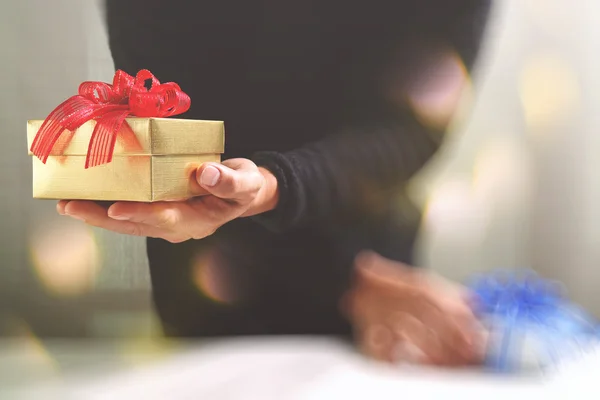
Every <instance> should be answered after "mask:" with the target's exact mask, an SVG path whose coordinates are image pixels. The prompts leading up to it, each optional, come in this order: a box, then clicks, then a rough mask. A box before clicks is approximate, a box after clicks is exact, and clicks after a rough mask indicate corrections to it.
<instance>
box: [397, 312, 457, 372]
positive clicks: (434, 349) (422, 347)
mask: <svg viewBox="0 0 600 400" xmlns="http://www.w3.org/2000/svg"><path fill="white" fill-rule="evenodd" d="M388 323H389V326H390V328H391V329H392V332H393V333H394V335H395V338H396V340H397V342H398V343H400V344H401V347H400V348H397V349H395V351H396V352H398V351H401V352H402V351H403V350H404V352H406V351H408V350H410V351H411V353H413V354H411V356H413V357H414V356H416V355H418V352H420V353H421V356H420V358H421V359H420V360H418V362H420V363H427V364H434V365H445V364H447V363H448V360H447V359H448V354H446V353H445V349H444V348H443V346H442V344H441V342H440V340H439V339H438V337H437V335H436V334H435V332H433V331H432V330H431V329H428V328H427V327H426V326H425V325H423V323H422V322H421V321H419V319H417V318H416V317H414V316H413V315H410V314H409V313H394V314H392V316H391V318H390V320H389V322H388ZM411 346H412V347H415V348H416V349H417V350H418V352H417V351H415V349H410V347H411ZM396 356H399V357H402V356H403V355H402V354H396ZM404 357H406V354H404Z"/></svg>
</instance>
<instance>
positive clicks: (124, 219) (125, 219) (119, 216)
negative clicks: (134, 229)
mask: <svg viewBox="0 0 600 400" xmlns="http://www.w3.org/2000/svg"><path fill="white" fill-rule="evenodd" d="M109 217H111V218H112V219H116V220H119V221H127V220H128V219H129V218H130V217H129V216H128V215H109Z"/></svg>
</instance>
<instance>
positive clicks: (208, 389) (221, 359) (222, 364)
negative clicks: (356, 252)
mask: <svg viewBox="0 0 600 400" xmlns="http://www.w3.org/2000/svg"><path fill="white" fill-rule="evenodd" d="M68 349H69V347H63V350H61V351H62V352H63V354H66V353H68V351H69V350H68ZM17 353H18V352H17ZM15 354H16V353H15ZM74 354H77V357H79V360H80V366H77V367H76V368H71V370H70V372H69V373H63V374H61V375H60V377H54V378H52V379H46V380H38V381H36V380H27V379H25V380H23V381H22V382H21V384H19V385H17V386H14V385H13V386H12V388H11V391H10V392H6V391H5V392H4V394H6V395H7V397H6V398H10V399H34V398H43V399H45V400H51V399H61V400H68V399H77V400H79V399H81V400H96V399H111V400H121V399H128V400H129V399H145V400H146V399H148V400H152V399H178V400H179V399H182V400H185V399H202V400H205V399H211V400H212V399H215V400H229V399H231V400H235V399H244V400H253V399H257V400H269V399H274V400H284V399H291V400H321V399H323V400H335V399H344V400H351V399H361V400H362V399H407V398H415V399H419V400H421V399H446V398H467V399H469V398H485V399H486V400H488V399H506V398H517V399H521V398H531V397H532V396H534V397H536V398H540V399H568V398H578V399H579V398H598V396H597V395H598V394H600V391H599V390H598V389H597V388H596V387H595V386H597V385H596V382H595V381H596V380H597V378H595V376H597V375H598V374H597V372H598V371H600V368H598V365H600V363H599V361H600V357H598V354H594V355H590V357H589V359H588V360H578V361H577V363H576V365H570V366H565V367H564V368H563V371H561V372H560V373H559V374H557V375H556V376H552V377H545V378H542V377H532V376H530V377H520V378H519V377H514V378H508V377H499V376H493V375H490V374H486V373H483V372H480V371H440V370H432V369H425V368H416V367H394V368H390V367H385V366H382V365H379V364H375V363H371V362H368V361H366V360H364V359H363V358H362V357H360V356H359V355H357V354H356V353H355V352H354V351H353V350H352V349H350V348H348V347H346V346H344V345H342V344H340V343H339V342H336V341H335V340H330V339H306V338H304V339H298V338H287V339H278V338H273V339H270V338H269V339H260V340H257V339H252V340H239V341H221V342H217V343H205V344H203V345H199V346H197V345H189V346H188V345H182V346H180V347H179V348H178V350H177V351H175V352H171V353H169V354H168V355H167V356H166V357H163V358H162V359H159V360H157V361H149V360H151V359H152V357H150V354H145V353H144V352H141V353H139V354H138V355H139V356H142V357H141V358H143V356H144V355H146V356H148V360H141V358H140V357H138V358H140V360H138V361H145V362H143V363H141V364H138V365H134V366H126V367H123V365H121V364H119V363H112V362H113V361H115V360H120V361H119V362H121V361H122V360H124V359H125V358H124V357H123V356H122V354H121V356H119V357H120V358H119V357H117V356H116V353H115V355H114V356H112V355H111V353H110V351H108V350H103V347H97V346H96V347H94V346H87V348H84V349H83V350H82V348H81V346H80V347H79V350H77V351H73V353H72V354H71V357H73V355H74ZM111 357H112V359H111ZM111 360H112V361H111ZM71 363H72V364H73V365H76V363H75V362H74V361H71ZM111 363H112V364H111ZM2 367H3V362H2V361H0V370H1V368H2ZM4 367H6V365H4ZM593 371H596V372H593ZM578 391H584V392H585V393H583V394H576V393H577V392H578ZM2 394H3V392H2V391H1V390H0V398H5V397H2ZM8 394H10V397H8Z"/></svg>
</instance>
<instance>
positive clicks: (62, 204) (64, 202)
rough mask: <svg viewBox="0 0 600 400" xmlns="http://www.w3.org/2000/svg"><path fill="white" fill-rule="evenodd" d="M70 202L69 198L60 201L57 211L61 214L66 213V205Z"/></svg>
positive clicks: (57, 204)
mask: <svg viewBox="0 0 600 400" xmlns="http://www.w3.org/2000/svg"><path fill="white" fill-rule="evenodd" d="M68 202H69V201H68V200H60V201H59V202H58V203H56V212H57V213H59V214H60V215H66V214H65V207H66V205H67V203H68Z"/></svg>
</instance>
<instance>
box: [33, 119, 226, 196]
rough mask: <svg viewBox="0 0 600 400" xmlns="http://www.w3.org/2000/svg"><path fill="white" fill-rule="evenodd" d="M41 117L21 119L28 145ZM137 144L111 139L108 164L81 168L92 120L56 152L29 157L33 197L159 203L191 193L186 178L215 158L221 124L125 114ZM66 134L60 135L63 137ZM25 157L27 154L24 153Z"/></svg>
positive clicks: (217, 159) (220, 146)
mask: <svg viewBox="0 0 600 400" xmlns="http://www.w3.org/2000/svg"><path fill="white" fill-rule="evenodd" d="M42 123H43V121H42V120H32V121H28V122H27V142H28V148H31V143H32V142H33V138H34V137H35V135H36V133H37V131H38V130H39V128H40V127H41V125H42ZM127 123H128V124H129V126H130V127H131V129H132V130H133V132H134V134H135V136H136V138H137V141H138V144H139V145H138V146H136V148H133V149H132V148H131V147H129V146H124V145H123V143H121V142H120V141H117V143H116V146H115V151H114V156H113V159H112V161H111V162H110V163H108V164H104V165H100V166H97V167H92V168H88V169H85V168H84V166H85V158H86V154H87V149H88V143H89V141H90V138H91V135H92V132H93V130H94V125H95V122H94V121H89V122H87V123H85V124H84V125H82V126H81V127H80V128H79V129H77V131H75V132H74V134H73V136H72V139H71V141H70V142H69V144H68V146H67V147H66V148H65V149H64V151H63V152H62V154H54V153H53V154H52V155H51V156H50V157H49V158H48V161H47V162H46V164H43V163H42V162H41V161H40V160H39V159H38V158H37V157H32V160H33V197H34V198H36V199H69V200H101V201H143V202H153V201H165V200H178V199H185V198H189V197H191V196H192V193H191V192H190V184H189V179H190V175H191V174H192V172H193V171H194V170H195V168H197V167H198V166H199V165H200V164H202V163H203V162H208V161H212V162H220V161H221V154H222V153H223V151H224V146H225V132H224V123H223V122H221V121H198V120H184V119H175V118H128V119H127ZM67 134H68V132H65V133H64V134H63V135H62V136H63V137H67V136H68V135H67ZM29 154H30V155H31V152H30V153H29Z"/></svg>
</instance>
